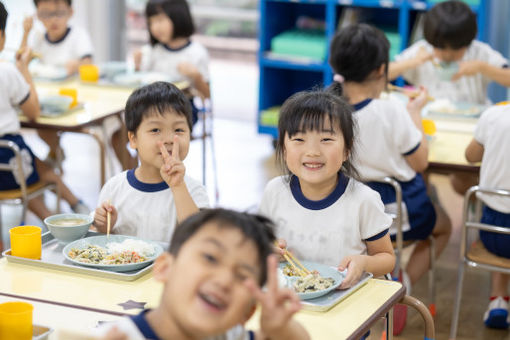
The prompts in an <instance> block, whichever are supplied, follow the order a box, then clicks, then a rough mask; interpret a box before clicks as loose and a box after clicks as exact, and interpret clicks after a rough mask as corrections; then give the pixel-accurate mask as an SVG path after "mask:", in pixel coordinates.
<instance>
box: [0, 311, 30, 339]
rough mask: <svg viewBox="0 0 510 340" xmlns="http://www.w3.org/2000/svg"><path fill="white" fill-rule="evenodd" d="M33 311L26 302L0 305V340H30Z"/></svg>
mask: <svg viewBox="0 0 510 340" xmlns="http://www.w3.org/2000/svg"><path fill="white" fill-rule="evenodd" d="M33 310H34V307H33V306H32V305H31V304H29V303H26V302H5V303H2V304H0V339H16V340H31V339H32V335H33V329H32V312H33Z"/></svg>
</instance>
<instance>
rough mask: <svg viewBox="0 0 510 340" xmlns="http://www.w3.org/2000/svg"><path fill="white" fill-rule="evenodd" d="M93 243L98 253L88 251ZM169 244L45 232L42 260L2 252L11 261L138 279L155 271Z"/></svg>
mask: <svg viewBox="0 0 510 340" xmlns="http://www.w3.org/2000/svg"><path fill="white" fill-rule="evenodd" d="M126 240H130V241H126ZM89 246H92V248H94V249H96V250H97V253H92V252H90V251H89V252H88V254H87V251H86V250H87V249H88V248H89ZM165 247H166V245H164V244H162V243H158V242H152V241H145V240H140V239H137V238H136V237H131V236H121V235H110V237H109V238H107V236H104V235H102V234H99V233H96V232H92V231H88V232H87V233H86V235H85V237H84V238H82V239H79V240H77V241H74V242H72V243H64V242H62V240H59V239H56V238H55V236H53V234H51V233H50V232H47V233H44V234H43V235H42V251H41V259H40V260H33V259H29V258H23V257H17V256H12V254H11V249H7V250H5V251H4V252H3V253H2V255H3V256H5V257H6V259H7V261H8V262H11V263H20V264H25V265H31V266H36V267H42V268H50V269H56V270H62V271H66V272H70V273H78V274H84V275H91V276H97V277H103V278H109V279H114V280H121V281H134V280H136V279H138V278H139V277H141V276H143V275H145V274H147V273H149V272H150V271H151V270H152V266H153V261H154V260H155V259H156V258H157V257H158V256H159V254H161V253H162V252H163V249H164V248H165ZM135 253H136V254H135Z"/></svg>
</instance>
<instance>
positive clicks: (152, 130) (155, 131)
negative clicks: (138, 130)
mask: <svg viewBox="0 0 510 340" xmlns="http://www.w3.org/2000/svg"><path fill="white" fill-rule="evenodd" d="M159 131H160V130H159V129H158V128H154V129H151V130H150V132H152V133H158V132H159Z"/></svg>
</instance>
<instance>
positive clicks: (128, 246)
mask: <svg viewBox="0 0 510 340" xmlns="http://www.w3.org/2000/svg"><path fill="white" fill-rule="evenodd" d="M106 248H107V249H108V253H110V254H113V253H121V252H123V251H126V250H127V251H135V252H137V253H138V254H139V255H142V256H145V257H151V256H153V255H154V253H155V252H156V250H155V249H154V246H153V245H152V244H150V243H147V242H144V241H141V240H133V239H126V240H124V241H122V243H119V242H111V243H107V244H106Z"/></svg>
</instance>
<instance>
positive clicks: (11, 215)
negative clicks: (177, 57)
mask: <svg viewBox="0 0 510 340" xmlns="http://www.w3.org/2000/svg"><path fill="white" fill-rule="evenodd" d="M211 79H212V91H213V99H214V104H215V110H214V113H215V119H214V143H215V150H216V168H217V169H216V174H217V188H218V195H217V194H216V186H215V185H214V182H215V181H214V176H213V171H212V161H211V158H210V155H211V153H210V144H208V152H207V156H208V157H209V158H208V162H207V171H206V174H207V186H208V190H209V193H210V199H211V203H212V205H220V206H223V207H228V208H234V209H238V210H249V211H255V210H256V207H257V204H258V203H259V200H260V197H261V195H262V192H263V189H264V186H265V184H266V182H267V181H268V180H269V179H270V178H272V177H274V176H275V175H277V174H278V170H277V168H276V167H275V165H274V153H273V148H272V145H271V138H269V137H267V136H263V135H258V134H257V132H256V124H255V115H256V108H257V101H256V98H257V91H258V90H257V88H258V70H257V67H256V61H255V59H254V58H253V57H247V58H243V59H241V60H237V59H236V60H216V59H213V60H212V62H211ZM23 133H24V136H25V137H26V140H27V142H28V144H29V145H30V146H31V147H32V148H33V150H34V151H35V153H36V154H37V155H38V156H40V157H44V155H45V154H46V152H47V149H46V147H45V145H44V144H42V143H41V141H40V140H39V139H38V138H37V136H36V134H35V133H34V132H33V131H30V130H26V131H24V132H23ZM62 145H63V149H64V152H65V155H66V160H65V162H64V180H65V182H66V183H67V184H68V185H69V186H70V187H71V189H72V190H73V191H74V192H75V193H76V194H77V195H78V196H80V197H81V198H82V199H83V200H84V201H85V203H86V204H87V205H88V206H89V207H95V205H96V204H97V197H98V194H99V189H100V183H99V162H98V148H97V145H96V144H95V142H94V141H93V140H92V139H91V138H90V137H88V136H86V135H82V134H75V133H66V134H64V135H63V138H62ZM78 145H79V148H78V147H77V146H78ZM201 147H202V145H201V141H199V140H198V141H194V142H192V144H191V148H190V152H189V155H188V157H187V159H186V160H185V164H186V167H187V174H188V175H190V176H192V177H194V178H197V179H201V177H202V170H201V167H202V163H201V150H202V149H201ZM111 163H113V164H111V166H109V171H110V173H115V172H117V171H119V166H118V164H117V163H116V161H115V160H112V161H111ZM430 180H431V182H432V183H433V184H435V186H436V188H437V190H438V194H439V197H440V200H441V202H443V204H444V203H445V202H447V204H446V205H445V208H446V210H447V212H448V214H449V216H450V218H451V219H452V222H453V228H454V231H453V233H452V237H451V240H450V243H449V245H448V247H447V248H446V250H445V252H444V253H443V254H442V256H441V257H440V258H439V260H438V262H437V271H436V287H437V288H436V289H437V297H436V301H437V316H436V339H440V340H441V339H448V335H449V325H450V320H451V313H452V304H453V297H454V293H455V289H456V277H457V275H456V273H457V263H458V256H459V255H458V251H459V250H458V249H459V241H458V240H459V231H460V229H459V228H460V223H461V220H460V219H461V217H460V216H461V205H462V198H461V197H460V196H459V195H457V194H455V193H454V192H453V191H452V189H451V187H450V184H449V181H448V178H447V177H446V176H440V175H433V176H431V178H430ZM52 199H53V198H52V197H47V201H48V202H50V204H51V202H52ZM63 210H66V211H68V210H69V207H68V206H67V205H64V206H63ZM17 212H18V210H17V209H15V208H9V207H7V208H6V207H3V208H2V219H3V222H4V225H11V226H12V225H14V224H16V223H18V222H16V218H17ZM27 222H28V223H33V224H36V225H41V222H40V221H38V220H37V219H36V218H35V217H34V216H33V215H29V216H28V218H27ZM4 229H5V228H4ZM6 234H7V233H6V230H4V237H6V236H7V235H6ZM4 239H5V238H4ZM489 285H490V282H489V274H488V273H487V272H483V271H475V270H467V272H466V275H465V280H464V294H463V299H462V311H461V315H460V323H459V332H458V339H510V336H509V332H508V331H495V330H488V329H486V328H485V327H484V325H483V323H482V315H483V312H484V311H485V308H486V306H487V303H488V296H489ZM412 295H413V296H415V297H417V298H419V299H420V300H422V301H424V302H426V298H427V278H426V277H424V278H423V279H422V280H421V281H420V282H418V283H417V284H416V285H415V286H414V287H413V293H412ZM339 322H341V320H339ZM423 334H424V333H423V322H422V320H421V317H420V316H419V315H418V314H417V313H415V312H409V314H408V322H407V327H406V328H405V329H404V331H403V332H402V334H401V335H400V336H399V337H396V339H419V338H423ZM379 338H380V333H377V332H376V331H374V332H372V335H371V339H379ZM320 340H322V339H320Z"/></svg>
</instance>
